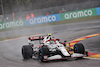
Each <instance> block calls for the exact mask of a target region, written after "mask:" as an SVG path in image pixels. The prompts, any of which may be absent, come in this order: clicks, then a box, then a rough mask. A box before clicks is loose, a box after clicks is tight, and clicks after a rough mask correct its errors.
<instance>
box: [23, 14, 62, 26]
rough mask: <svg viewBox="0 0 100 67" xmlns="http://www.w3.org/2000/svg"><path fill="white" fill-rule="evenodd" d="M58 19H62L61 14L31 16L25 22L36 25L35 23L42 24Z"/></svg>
mask: <svg viewBox="0 0 100 67" xmlns="http://www.w3.org/2000/svg"><path fill="white" fill-rule="evenodd" d="M56 21H60V14H53V15H48V16H41V17H35V18H31V19H29V20H26V21H25V23H26V25H35V24H42V23H49V22H56Z"/></svg>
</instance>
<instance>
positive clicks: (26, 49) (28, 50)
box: [22, 45, 33, 59]
mask: <svg viewBox="0 0 100 67" xmlns="http://www.w3.org/2000/svg"><path fill="white" fill-rule="evenodd" d="M32 53H33V49H32V46H30V45H24V46H23V47H22V56H23V58H24V59H30V58H32Z"/></svg>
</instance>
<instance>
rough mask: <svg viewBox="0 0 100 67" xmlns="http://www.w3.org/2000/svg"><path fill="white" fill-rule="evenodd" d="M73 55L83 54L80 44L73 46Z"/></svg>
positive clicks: (82, 47) (83, 50)
mask: <svg viewBox="0 0 100 67" xmlns="http://www.w3.org/2000/svg"><path fill="white" fill-rule="evenodd" d="M74 53H80V54H84V53H85V48H84V46H83V44H82V43H77V44H75V45H74Z"/></svg>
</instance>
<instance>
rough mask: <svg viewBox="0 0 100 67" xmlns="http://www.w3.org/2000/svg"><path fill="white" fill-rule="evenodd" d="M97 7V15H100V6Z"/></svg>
mask: <svg viewBox="0 0 100 67" xmlns="http://www.w3.org/2000/svg"><path fill="white" fill-rule="evenodd" d="M96 9H97V15H100V7H98V8H96Z"/></svg>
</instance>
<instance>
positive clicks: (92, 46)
mask: <svg viewBox="0 0 100 67" xmlns="http://www.w3.org/2000/svg"><path fill="white" fill-rule="evenodd" d="M80 42H81V43H83V44H84V46H85V48H86V50H87V51H90V52H93V53H99V54H100V35H99V36H96V37H91V38H88V39H85V40H83V41H80Z"/></svg>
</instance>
